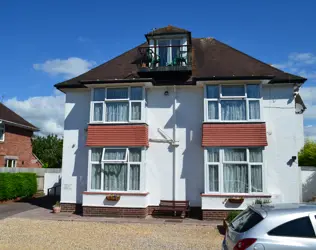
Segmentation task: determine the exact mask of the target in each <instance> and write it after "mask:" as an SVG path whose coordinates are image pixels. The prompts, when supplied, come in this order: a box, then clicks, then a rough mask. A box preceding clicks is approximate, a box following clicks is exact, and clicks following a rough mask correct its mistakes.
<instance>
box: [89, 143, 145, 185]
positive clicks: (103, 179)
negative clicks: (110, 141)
mask: <svg viewBox="0 0 316 250" xmlns="http://www.w3.org/2000/svg"><path fill="white" fill-rule="evenodd" d="M142 155H143V150H142V148H91V151H90V167H91V170H90V176H91V178H90V189H91V190H103V191H139V190H141V169H142V163H143V158H144V157H143V156H142Z"/></svg>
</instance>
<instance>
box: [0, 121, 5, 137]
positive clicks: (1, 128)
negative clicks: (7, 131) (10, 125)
mask: <svg viewBox="0 0 316 250" xmlns="http://www.w3.org/2000/svg"><path fill="white" fill-rule="evenodd" d="M3 137H4V125H3V124H1V125H0V140H1V141H3Z"/></svg>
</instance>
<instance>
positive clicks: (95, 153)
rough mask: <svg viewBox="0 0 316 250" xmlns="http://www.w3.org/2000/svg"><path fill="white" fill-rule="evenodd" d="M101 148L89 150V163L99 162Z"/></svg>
mask: <svg viewBox="0 0 316 250" xmlns="http://www.w3.org/2000/svg"><path fill="white" fill-rule="evenodd" d="M101 157H102V148H92V149H91V161H96V162H101Z"/></svg>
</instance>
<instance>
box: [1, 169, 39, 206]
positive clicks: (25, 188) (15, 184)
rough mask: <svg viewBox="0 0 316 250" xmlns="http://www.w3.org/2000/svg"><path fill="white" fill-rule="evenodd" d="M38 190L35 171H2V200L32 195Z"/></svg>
mask: <svg viewBox="0 0 316 250" xmlns="http://www.w3.org/2000/svg"><path fill="white" fill-rule="evenodd" d="M36 191H37V181H36V174H35V173H0V200H11V199H15V198H17V197H21V198H22V197H31V196H32V195H34V194H35V193H36Z"/></svg>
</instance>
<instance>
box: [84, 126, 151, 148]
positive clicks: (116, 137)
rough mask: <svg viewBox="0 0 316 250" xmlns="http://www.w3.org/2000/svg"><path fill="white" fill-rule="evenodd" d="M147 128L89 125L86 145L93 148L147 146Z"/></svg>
mask: <svg viewBox="0 0 316 250" xmlns="http://www.w3.org/2000/svg"><path fill="white" fill-rule="evenodd" d="M148 144H149V143H148V126H147V125H145V124H140V125H89V126H88V137H87V142H86V145H87V146H90V147H93V146H109V147H111V146H122V147H124V146H126V147H137V146H138V147H139V146H148Z"/></svg>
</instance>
